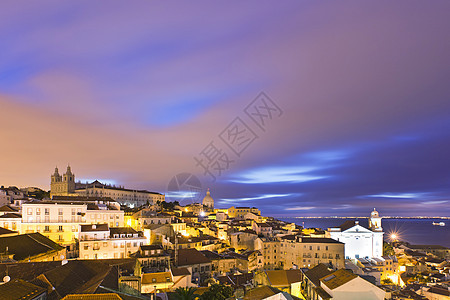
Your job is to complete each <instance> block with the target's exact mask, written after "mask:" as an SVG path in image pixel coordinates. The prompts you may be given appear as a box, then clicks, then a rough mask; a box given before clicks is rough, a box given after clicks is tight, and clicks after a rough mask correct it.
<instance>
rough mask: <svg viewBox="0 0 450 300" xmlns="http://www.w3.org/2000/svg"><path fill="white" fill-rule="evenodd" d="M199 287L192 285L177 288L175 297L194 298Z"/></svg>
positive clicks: (179, 298)
mask: <svg viewBox="0 0 450 300" xmlns="http://www.w3.org/2000/svg"><path fill="white" fill-rule="evenodd" d="M196 290H197V289H196V288H193V287H190V288H181V287H179V288H177V289H176V290H175V297H176V299H178V300H194V299H195V298H196V296H197V295H195V291H196Z"/></svg>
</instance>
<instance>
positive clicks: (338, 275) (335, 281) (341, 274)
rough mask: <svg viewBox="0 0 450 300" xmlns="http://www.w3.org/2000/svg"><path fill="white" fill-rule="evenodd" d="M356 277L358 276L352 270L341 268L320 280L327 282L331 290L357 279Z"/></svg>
mask: <svg viewBox="0 0 450 300" xmlns="http://www.w3.org/2000/svg"><path fill="white" fill-rule="evenodd" d="M356 277H358V276H357V275H355V274H353V273H352V272H350V271H348V270H345V269H340V270H337V271H336V272H333V273H332V274H330V275H326V276H324V277H322V278H320V281H321V282H322V283H323V284H325V285H326V286H327V287H328V288H329V289H330V290H333V289H335V288H337V287H340V286H341V285H343V284H346V283H347V282H349V281H351V280H353V279H355V278H356Z"/></svg>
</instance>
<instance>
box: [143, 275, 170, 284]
mask: <svg viewBox="0 0 450 300" xmlns="http://www.w3.org/2000/svg"><path fill="white" fill-rule="evenodd" d="M164 282H172V275H171V274H170V272H159V273H146V274H142V284H152V283H164Z"/></svg>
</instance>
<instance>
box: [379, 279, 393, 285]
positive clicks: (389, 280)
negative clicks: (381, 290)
mask: <svg viewBox="0 0 450 300" xmlns="http://www.w3.org/2000/svg"><path fill="white" fill-rule="evenodd" d="M381 282H382V283H383V284H385V285H391V284H394V283H393V282H392V280H391V279H390V278H385V279H383V280H381Z"/></svg>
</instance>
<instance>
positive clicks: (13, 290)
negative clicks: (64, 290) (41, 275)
mask: <svg viewBox="0 0 450 300" xmlns="http://www.w3.org/2000/svg"><path fill="white" fill-rule="evenodd" d="M45 292H46V289H45V288H42V287H40V286H37V285H34V284H31V283H29V282H26V281H23V280H21V279H16V280H12V281H10V282H7V283H5V284H2V285H0V300H11V299H21V300H28V299H34V298H35V297H37V296H39V295H42V294H44V293H45Z"/></svg>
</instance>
